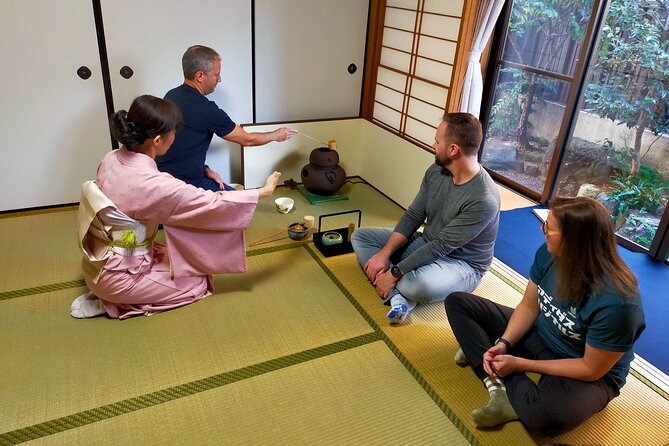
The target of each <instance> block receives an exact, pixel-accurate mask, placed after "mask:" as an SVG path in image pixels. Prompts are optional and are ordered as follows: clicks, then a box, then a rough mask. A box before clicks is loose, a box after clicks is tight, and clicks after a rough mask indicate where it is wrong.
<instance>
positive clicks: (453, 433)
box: [0, 184, 669, 445]
mask: <svg viewBox="0 0 669 446" xmlns="http://www.w3.org/2000/svg"><path fill="white" fill-rule="evenodd" d="M345 191H346V192H347V193H349V196H350V200H348V201H340V202H332V203H322V204H318V205H310V204H309V203H308V202H307V201H306V200H305V199H304V198H302V197H301V196H300V195H299V193H298V192H297V191H294V190H289V189H286V188H278V189H277V191H276V192H275V194H274V196H273V197H272V199H268V200H264V201H262V202H261V203H260V204H259V206H258V209H257V211H256V214H255V216H254V219H253V222H252V225H251V227H250V228H249V230H248V231H247V232H246V238H247V243H250V242H253V241H254V240H257V239H259V238H262V237H265V236H267V235H270V234H272V233H275V232H278V231H281V230H282V229H283V228H285V227H286V226H287V225H288V224H290V223H292V222H294V221H300V220H301V219H302V218H303V217H304V215H313V216H315V217H316V222H318V216H319V215H323V214H327V213H333V212H345V211H349V210H353V209H362V211H363V214H362V220H363V221H362V225H363V226H393V225H394V223H395V222H396V221H397V219H398V217H399V216H400V215H401V212H402V210H401V209H400V208H399V206H397V205H396V204H394V203H392V202H391V201H390V200H388V199H387V198H384V197H383V196H382V195H380V194H379V193H378V192H377V191H375V190H374V189H373V188H372V187H370V186H368V185H365V184H355V185H352V184H347V185H346V186H345ZM278 196H290V197H292V198H294V199H295V203H296V207H295V210H294V211H293V212H292V213H290V214H287V215H282V214H279V213H278V212H277V211H276V209H275V208H274V204H273V199H274V198H276V197H278ZM75 217H76V211H75V210H67V211H64V212H48V213H44V214H39V213H38V214H34V215H27V216H19V217H11V218H3V219H0V230H1V233H2V237H0V249H2V250H3V252H4V253H5V254H3V256H2V258H0V267H2V268H3V275H2V281H1V283H0V345H2V349H0V361H1V363H2V364H3V366H2V367H1V368H0V383H2V384H1V385H0V401H1V402H2V403H1V404H0V444H14V443H17V442H22V441H28V440H31V439H32V440H33V442H34V443H40V444H446V445H457V444H472V445H479V444H482V445H510V444H513V445H524V444H528V445H534V444H539V445H543V444H548V443H565V444H570V445H628V444H629V445H637V444H638V445H665V444H668V443H669V428H668V426H669V402H668V400H667V396H666V395H665V394H663V393H662V392H656V391H654V390H653V389H652V388H651V387H649V386H647V385H645V384H644V383H643V382H642V381H640V380H639V379H637V378H636V377H634V376H630V377H629V378H628V384H627V386H626V387H625V388H624V389H623V395H622V397H621V398H618V399H616V400H614V401H613V402H612V403H611V404H610V405H609V407H607V408H606V409H605V410H604V411H603V412H602V413H600V414H597V415H595V416H594V417H593V418H592V419H591V420H589V421H588V422H587V423H586V424H584V425H583V426H581V427H579V428H577V429H576V430H574V431H572V432H569V433H568V434H565V435H563V436H561V437H557V438H553V439H547V438H533V437H531V436H530V435H529V434H528V433H527V432H526V430H525V429H524V428H523V426H522V424H521V423H520V422H512V423H508V424H506V425H504V426H503V427H501V428H500V429H495V430H487V431H482V430H477V429H476V428H475V427H474V426H473V424H472V422H471V417H470V414H471V410H472V409H473V408H475V407H477V406H480V405H483V404H485V403H486V400H487V394H486V391H485V388H484V387H483V385H482V384H481V383H480V382H479V381H478V380H477V378H476V377H475V376H474V374H473V373H472V371H471V370H470V369H469V368H468V367H460V366H457V365H455V364H454V363H453V361H452V357H453V354H454V353H455V351H456V349H457V343H456V341H455V339H454V337H453V334H452V332H451V330H450V328H449V326H448V321H447V319H446V315H445V312H444V310H443V305H441V304H434V305H427V306H422V307H419V308H417V309H416V310H415V311H414V312H413V313H412V314H411V316H410V318H409V323H408V324H407V325H403V326H390V325H389V324H388V322H387V320H386V318H385V315H386V312H387V310H388V307H385V306H383V305H382V304H381V303H380V299H379V298H378V296H377V295H376V293H375V291H374V288H373V286H372V285H371V284H370V283H369V282H368V281H367V279H366V278H365V276H364V274H363V273H362V271H361V269H360V266H359V265H358V264H357V261H356V259H355V256H354V255H353V254H346V255H342V256H338V257H331V258H327V259H326V258H323V257H322V256H321V255H320V254H319V253H318V251H317V250H316V249H315V248H314V247H313V245H312V244H311V243H308V242H292V241H290V240H289V239H288V238H286V237H285V236H284V235H283V234H280V235H279V236H277V237H276V238H273V239H272V241H271V242H270V243H266V244H261V245H259V246H257V247H254V248H252V249H251V250H250V251H249V253H248V263H249V271H248V273H246V274H238V275H221V276H216V277H215V284H216V287H217V294H216V295H214V296H211V297H208V298H206V299H204V300H202V301H200V302H197V303H195V304H193V305H189V306H186V307H183V308H180V309H177V310H174V311H168V312H165V313H160V314H157V315H154V316H152V317H150V318H146V317H137V318H132V319H129V320H126V321H116V320H110V319H107V318H104V317H100V318H94V319H89V320H75V319H72V318H71V317H69V315H68V310H69V305H70V303H71V301H72V299H73V298H74V297H76V296H77V295H78V294H79V293H81V292H83V290H84V288H83V287H82V286H81V284H82V283H81V273H80V270H79V261H80V257H79V254H78V253H77V248H76V241H75V235H74V228H75ZM350 222H355V223H357V216H355V215H353V214H347V215H345V216H342V217H338V218H335V219H332V220H329V221H327V222H326V225H329V226H326V227H325V228H324V229H333V228H336V227H342V226H344V227H345V226H347V225H348V223H350ZM8 234H11V236H10V235H8ZM8 253H9V254H8ZM476 292H477V293H478V294H481V295H484V296H486V297H489V298H491V299H493V300H496V301H498V302H501V303H505V304H507V305H510V306H513V305H515V303H516V302H518V300H519V299H520V292H519V290H518V289H517V288H514V286H512V285H510V283H509V282H508V281H507V280H505V279H504V277H503V275H502V274H495V273H493V272H489V273H487V274H486V275H485V276H484V279H483V281H482V283H481V285H480V286H479V288H478V289H477V291H476Z"/></svg>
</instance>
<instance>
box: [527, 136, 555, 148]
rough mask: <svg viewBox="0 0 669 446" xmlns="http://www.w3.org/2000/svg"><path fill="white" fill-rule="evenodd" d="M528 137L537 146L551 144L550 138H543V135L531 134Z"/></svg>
mask: <svg viewBox="0 0 669 446" xmlns="http://www.w3.org/2000/svg"><path fill="white" fill-rule="evenodd" d="M528 139H529V140H530V142H531V143H532V144H534V145H535V146H537V147H548V144H550V141H549V140H547V139H546V138H542V137H541V136H530V137H529V138H528Z"/></svg>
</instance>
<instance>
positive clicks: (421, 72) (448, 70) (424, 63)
mask: <svg viewBox="0 0 669 446" xmlns="http://www.w3.org/2000/svg"><path fill="white" fill-rule="evenodd" d="M452 73H453V68H452V67H451V66H450V65H447V64H444V63H441V62H435V61H433V60H429V59H424V58H422V57H419V58H418V59H417V61H416V76H417V77H422V78H423V79H430V80H432V81H434V82H437V83H439V84H442V85H445V86H447V87H448V86H450V84H451V74H452Z"/></svg>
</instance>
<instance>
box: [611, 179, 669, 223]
mask: <svg viewBox="0 0 669 446" xmlns="http://www.w3.org/2000/svg"><path fill="white" fill-rule="evenodd" d="M609 191H610V192H609V198H610V199H613V200H615V201H616V202H617V203H618V211H619V212H620V213H621V214H622V213H625V212H627V211H628V210H630V209H635V210H639V211H646V212H650V213H656V212H657V211H658V210H659V209H660V208H661V207H662V206H663V199H664V200H666V198H667V196H669V186H668V184H667V182H666V180H663V181H661V182H660V181H657V180H656V179H648V178H642V177H641V176H637V175H616V176H614V177H612V178H611V181H610V182H609Z"/></svg>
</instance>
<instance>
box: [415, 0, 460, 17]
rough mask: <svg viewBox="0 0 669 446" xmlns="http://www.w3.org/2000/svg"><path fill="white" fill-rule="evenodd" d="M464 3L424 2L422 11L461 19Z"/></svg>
mask: <svg viewBox="0 0 669 446" xmlns="http://www.w3.org/2000/svg"><path fill="white" fill-rule="evenodd" d="M464 1H465V0H425V4H424V6H423V11H425V12H434V13H436V14H445V15H454V16H457V17H461V16H462V5H463V4H464Z"/></svg>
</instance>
